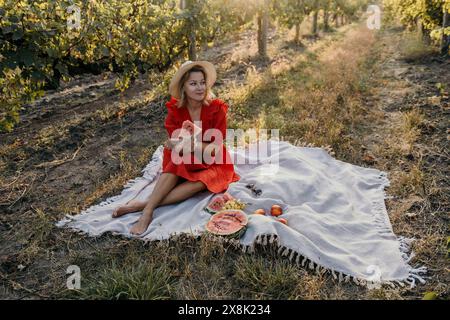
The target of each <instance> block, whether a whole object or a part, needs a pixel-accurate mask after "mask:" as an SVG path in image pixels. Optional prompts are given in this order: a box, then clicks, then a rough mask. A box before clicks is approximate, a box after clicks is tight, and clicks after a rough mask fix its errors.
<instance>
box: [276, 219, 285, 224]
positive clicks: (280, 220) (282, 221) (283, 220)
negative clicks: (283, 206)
mask: <svg viewBox="0 0 450 320" xmlns="http://www.w3.org/2000/svg"><path fill="white" fill-rule="evenodd" d="M277 220H278V221H279V222H281V223H284V224H285V225H287V220H286V219H285V218H278V219H277Z"/></svg>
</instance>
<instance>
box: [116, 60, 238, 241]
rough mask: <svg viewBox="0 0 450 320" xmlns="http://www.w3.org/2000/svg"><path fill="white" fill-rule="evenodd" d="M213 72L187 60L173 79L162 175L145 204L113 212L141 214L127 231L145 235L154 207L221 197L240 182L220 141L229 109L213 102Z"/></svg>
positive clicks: (207, 66)
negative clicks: (199, 195) (197, 196)
mask: <svg viewBox="0 0 450 320" xmlns="http://www.w3.org/2000/svg"><path fill="white" fill-rule="evenodd" d="M215 80H216V70H215V68H214V66H213V65H212V64H211V63H209V62H207V61H195V62H192V61H187V62H186V63H184V64H183V65H182V66H181V67H180V68H179V70H178V71H177V72H176V74H175V75H174V76H173V78H172V81H171V83H170V86H169V93H170V95H171V96H172V97H171V99H170V101H168V102H167V103H166V106H167V109H168V114H167V117H166V120H165V123H164V125H165V127H166V129H167V133H168V135H169V139H167V141H166V142H165V143H164V153H163V164H162V173H161V175H160V177H159V179H158V181H157V182H156V185H155V188H154V189H153V192H152V194H151V195H150V196H149V197H148V199H147V200H146V201H137V200H131V201H130V202H128V203H127V204H126V205H125V206H121V207H118V208H116V209H115V210H114V213H113V218H117V217H120V216H122V215H124V214H127V213H130V212H137V211H143V214H142V216H141V217H140V219H139V221H138V222H137V223H136V224H135V225H133V227H132V228H131V230H130V232H131V233H132V234H135V235H138V234H142V233H144V232H145V231H146V230H147V228H148V226H149V224H150V223H151V221H152V216H153V211H154V210H155V208H157V207H159V206H163V205H168V204H173V203H177V202H180V201H183V200H185V199H188V198H190V197H192V196H193V195H194V194H196V193H198V192H200V191H203V190H206V189H207V190H209V191H211V192H212V193H220V192H223V191H226V190H227V189H228V185H229V184H230V183H232V182H236V181H239V179H240V177H239V175H237V174H236V173H235V171H234V166H233V163H232V161H231V158H230V155H229V153H228V151H227V150H226V147H225V145H224V144H223V140H224V139H225V138H226V128H227V121H226V115H227V109H228V106H227V104H226V103H225V102H223V101H222V100H220V99H213V95H212V93H211V91H210V89H211V87H212V86H213V84H214V82H215Z"/></svg>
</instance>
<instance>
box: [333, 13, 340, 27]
mask: <svg viewBox="0 0 450 320" xmlns="http://www.w3.org/2000/svg"><path fill="white" fill-rule="evenodd" d="M334 23H335V27H336V28H339V16H338V14H337V13H335V14H334Z"/></svg>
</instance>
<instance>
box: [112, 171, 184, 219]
mask: <svg viewBox="0 0 450 320" xmlns="http://www.w3.org/2000/svg"><path fill="white" fill-rule="evenodd" d="M165 175H166V173H163V174H161V176H160V177H159V179H158V182H157V183H156V185H155V187H154V189H153V190H156V188H157V186H158V183H159V180H160V179H165V178H163V176H165ZM184 181H186V179H184V178H182V177H178V180H177V185H178V184H180V183H182V182H184ZM150 197H151V195H150V196H148V198H147V199H146V200H144V201H140V200H134V199H133V200H130V201H128V202H127V203H126V204H125V205H123V206H119V207H117V208H116V209H115V210H114V212H113V214H112V217H113V218H119V217H121V216H123V215H126V214H128V213H132V212H138V211H142V210H144V208H145V205H146V204H147V202H148V201H149V200H150ZM163 201H164V200H163Z"/></svg>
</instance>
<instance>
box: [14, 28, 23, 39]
mask: <svg viewBox="0 0 450 320" xmlns="http://www.w3.org/2000/svg"><path fill="white" fill-rule="evenodd" d="M22 38H23V31H22V30H20V29H17V30H16V31H14V33H13V36H12V39H13V40H14V41H16V40H19V39H22Z"/></svg>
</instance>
